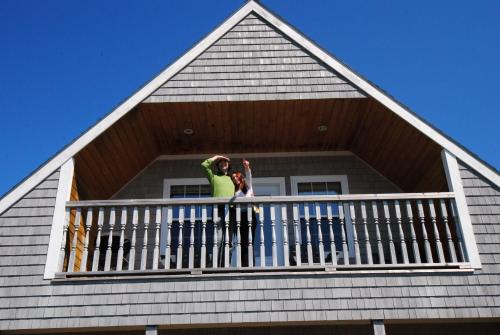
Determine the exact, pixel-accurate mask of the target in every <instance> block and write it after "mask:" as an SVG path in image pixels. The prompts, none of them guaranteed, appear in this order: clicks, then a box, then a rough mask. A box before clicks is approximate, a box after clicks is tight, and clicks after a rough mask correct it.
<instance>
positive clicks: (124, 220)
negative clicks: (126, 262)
mask: <svg viewBox="0 0 500 335" xmlns="http://www.w3.org/2000/svg"><path fill="white" fill-rule="evenodd" d="M126 225H127V207H122V215H121V220H120V247H119V248H118V259H117V261H116V271H121V270H122V267H123V246H124V244H125V226H126Z"/></svg>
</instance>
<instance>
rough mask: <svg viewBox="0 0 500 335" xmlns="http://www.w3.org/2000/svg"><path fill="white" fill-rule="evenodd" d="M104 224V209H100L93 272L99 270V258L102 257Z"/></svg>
mask: <svg viewBox="0 0 500 335" xmlns="http://www.w3.org/2000/svg"><path fill="white" fill-rule="evenodd" d="M103 223H104V208H103V207H101V208H99V216H98V218H97V238H96V242H95V249H94V261H93V262H92V271H97V270H98V269H99V257H101V250H100V249H101V233H102V225H103Z"/></svg>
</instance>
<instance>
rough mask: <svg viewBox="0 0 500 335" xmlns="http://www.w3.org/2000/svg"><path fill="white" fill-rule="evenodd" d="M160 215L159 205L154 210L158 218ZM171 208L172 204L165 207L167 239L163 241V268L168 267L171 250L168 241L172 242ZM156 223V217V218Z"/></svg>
mask: <svg viewBox="0 0 500 335" xmlns="http://www.w3.org/2000/svg"><path fill="white" fill-rule="evenodd" d="M160 215H161V209H160V207H158V208H157V210H156V217H157V218H158V217H159V216H160ZM173 220H174V218H173V208H172V206H168V207H167V234H166V235H167V241H166V243H165V269H170V258H171V257H170V254H171V252H172V250H171V246H170V243H171V242H172V236H171V235H172V222H173ZM156 222H157V223H158V219H156Z"/></svg>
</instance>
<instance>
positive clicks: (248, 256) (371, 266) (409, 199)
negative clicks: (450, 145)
mask: <svg viewBox="0 0 500 335" xmlns="http://www.w3.org/2000/svg"><path fill="white" fill-rule="evenodd" d="M455 206H456V205H455V199H454V194H453V193H449V192H446V193H398V194H357V195H330V196H286V197H285V196H283V197H278V196H272V197H271V196H269V197H255V198H238V199H229V198H204V199H174V200H172V199H152V200H149V199H147V200H143V199H141V200H106V201H70V202H68V203H67V205H66V220H65V225H64V232H63V241H62V243H61V252H60V259H59V273H58V274H57V277H58V278H70V277H82V276H144V275H158V274H163V275H166V274H207V273H221V272H246V273H248V272H254V273H258V272H263V271H267V272H269V271H271V272H294V271H346V270H347V271H349V270H350V271H356V270H390V269H438V268H461V267H468V263H467V256H466V253H465V252H464V247H463V241H462V236H461V233H460V231H461V230H460V225H459V221H458V217H457V215H456V209H455ZM217 227H219V229H217ZM248 232H253V233H248Z"/></svg>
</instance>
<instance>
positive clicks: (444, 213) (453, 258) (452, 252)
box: [439, 199, 457, 263]
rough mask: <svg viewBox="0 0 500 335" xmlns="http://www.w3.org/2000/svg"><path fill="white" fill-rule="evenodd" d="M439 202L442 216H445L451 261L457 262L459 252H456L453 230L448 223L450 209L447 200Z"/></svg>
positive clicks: (444, 221)
mask: <svg viewBox="0 0 500 335" xmlns="http://www.w3.org/2000/svg"><path fill="white" fill-rule="evenodd" d="M439 203H440V205H441V216H442V217H443V223H444V228H445V231H446V241H447V242H448V254H449V255H450V259H451V261H452V262H454V263H455V262H456V261H457V254H456V252H455V244H454V243H453V239H452V238H451V232H450V227H449V223H448V211H447V210H446V202H445V201H444V200H443V199H441V200H440V201H439Z"/></svg>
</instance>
